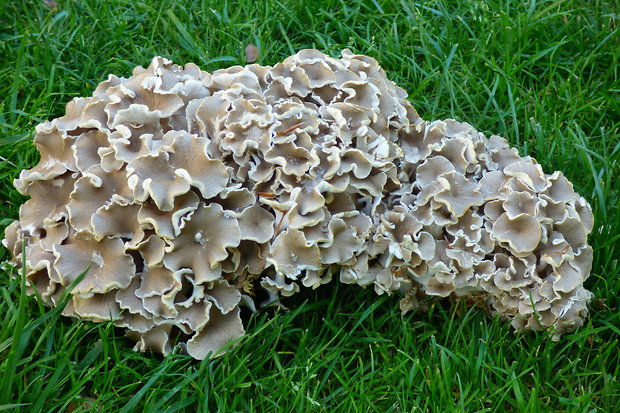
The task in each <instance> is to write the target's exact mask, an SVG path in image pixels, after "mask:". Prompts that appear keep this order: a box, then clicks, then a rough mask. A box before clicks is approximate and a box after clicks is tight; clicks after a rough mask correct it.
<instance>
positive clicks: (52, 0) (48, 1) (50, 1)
mask: <svg viewBox="0 0 620 413" xmlns="http://www.w3.org/2000/svg"><path fill="white" fill-rule="evenodd" d="M43 4H45V5H46V6H47V7H49V8H50V9H52V10H54V11H58V3H56V0H43Z"/></svg>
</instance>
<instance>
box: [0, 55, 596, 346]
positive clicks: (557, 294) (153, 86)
mask: <svg viewBox="0 0 620 413" xmlns="http://www.w3.org/2000/svg"><path fill="white" fill-rule="evenodd" d="M406 96H407V94H406V93H405V91H404V90H402V89H401V88H399V87H398V86H396V85H395V84H394V83H393V82H391V81H390V80H388V79H387V77H386V74H385V72H384V71H383V70H382V69H381V68H380V67H379V65H378V64H377V62H376V61H375V60H374V59H372V58H369V57H366V56H361V55H355V54H352V53H351V52H350V51H348V50H345V51H343V53H342V58H341V59H336V58H331V57H329V56H326V55H324V54H323V53H321V52H319V51H316V50H303V51H301V52H299V53H298V54H296V55H294V56H291V57H289V58H287V59H285V60H284V61H283V62H282V63H278V64H276V65H275V66H273V67H264V66H259V65H255V64H252V65H248V66H245V67H240V66H234V67H230V68H227V69H222V70H217V71H215V72H213V73H206V72H203V71H201V70H200V69H199V68H198V67H196V66H195V65H193V64H188V65H186V66H185V67H181V66H177V65H175V64H173V63H172V62H170V61H169V60H166V59H163V58H160V57H157V58H155V59H154V60H153V61H152V63H151V65H150V66H149V67H148V68H146V69H145V68H142V67H137V68H136V69H134V71H133V76H131V77H129V78H119V77H116V76H114V75H110V76H109V78H108V80H107V81H105V82H103V83H101V84H100V85H99V86H98V87H97V89H96V90H95V92H94V94H93V96H92V97H89V98H78V99H74V100H73V101H72V102H70V103H69V104H68V105H67V113H66V115H65V116H63V117H61V118H58V119H54V120H52V121H49V122H45V123H43V124H41V125H39V126H38V127H37V134H36V137H35V139H34V144H35V145H36V147H37V148H38V150H39V152H40V153H41V160H40V162H39V163H38V164H37V165H36V166H34V167H33V168H32V169H30V170H25V171H22V173H21V174H20V176H19V178H18V179H17V180H16V181H15V186H16V188H17V189H18V191H19V192H20V193H22V194H24V195H27V196H30V200H29V201H27V202H26V203H25V204H24V205H22V207H21V209H20V218H19V220H18V221H15V222H14V223H12V224H11V225H9V226H8V227H7V228H6V230H5V239H4V241H3V244H4V246H5V247H7V248H8V249H9V251H10V252H11V254H12V256H13V258H12V263H13V264H14V265H15V266H17V267H20V266H21V265H22V257H21V254H22V243H25V247H26V248H25V254H26V257H25V258H26V259H25V260H24V261H23V262H25V263H26V267H27V268H25V269H23V270H25V271H24V272H25V274H26V277H27V285H28V291H29V292H30V293H33V292H35V291H36V292H38V294H39V295H40V296H41V297H42V299H43V300H44V302H45V303H46V304H49V305H56V304H57V303H58V298H59V297H60V295H61V294H62V293H63V291H65V290H66V289H67V287H68V286H69V284H71V282H72V281H74V280H76V278H77V277H78V275H80V274H81V273H83V272H84V271H85V270H87V269H88V272H87V273H86V275H85V276H84V278H83V279H82V280H81V282H79V283H78V284H77V286H76V287H75V288H74V289H73V290H72V291H71V292H70V295H71V301H70V303H69V305H68V306H67V307H66V308H65V314H67V315H71V316H74V317H82V318H86V319H90V320H93V321H104V320H112V321H113V322H114V323H115V324H116V325H117V326H119V327H123V328H126V329H127V330H128V335H129V336H130V337H133V338H134V339H135V340H136V342H137V344H136V347H135V348H136V349H137V350H149V349H150V350H155V351H158V352H163V353H164V354H166V353H167V352H169V351H170V350H171V349H172V348H173V347H174V346H175V345H179V346H180V347H181V348H182V349H183V350H185V351H187V352H188V353H189V354H190V355H191V356H193V357H195V358H204V357H206V356H207V355H208V354H209V353H210V352H214V353H218V352H220V349H221V348H222V346H224V345H226V344H227V343H228V342H230V341H231V340H234V339H237V338H239V337H240V336H242V335H243V333H244V329H243V324H242V322H241V318H240V306H245V307H249V308H250V309H252V310H254V309H255V308H256V307H257V306H258V305H261V304H264V303H265V302H269V301H273V300H277V299H278V298H279V297H281V296H290V295H293V294H295V293H296V292H298V291H300V289H301V288H302V287H310V288H316V287H318V286H320V285H322V284H325V283H327V282H329V281H330V280H331V279H332V276H335V278H338V279H339V280H340V281H341V282H343V283H345V284H358V285H360V286H362V287H366V286H373V288H374V289H375V291H376V292H377V293H378V294H383V293H391V292H393V291H396V290H399V291H400V292H402V293H403V294H404V298H403V299H402V300H401V309H402V310H403V311H408V310H411V309H412V308H415V306H416V303H417V298H418V294H419V292H426V294H428V295H434V296H448V295H450V294H455V295H457V296H460V295H468V294H476V295H483V296H485V297H486V298H487V302H488V303H489V304H490V307H491V308H492V309H493V310H494V311H495V312H496V313H498V314H500V315H501V316H503V317H506V318H508V319H510V320H511V322H512V324H513V325H514V327H515V328H517V329H519V330H523V329H525V330H535V329H540V328H552V329H553V331H554V334H555V336H556V337H559V336H560V335H561V334H563V333H565V332H567V331H570V330H573V329H575V328H577V327H579V326H580V325H582V324H583V322H584V318H585V317H586V315H587V308H586V305H587V303H588V301H589V300H590V299H591V297H592V294H591V293H590V292H588V291H587V290H585V289H584V287H583V282H584V280H585V279H586V278H587V277H588V275H589V272H590V269H591V263H592V250H591V248H590V247H589V246H588V245H587V244H586V237H587V234H588V233H589V232H590V231H591V230H592V226H593V219H592V212H591V210H590V207H589V205H588V203H587V202H586V201H585V200H584V199H583V198H582V197H580V196H579V195H577V194H576V193H575V192H574V191H573V188H572V185H571V183H570V182H569V181H568V180H567V179H566V178H565V177H564V176H563V175H562V174H561V173H560V172H555V173H553V174H552V175H548V174H545V173H544V172H543V170H542V168H541V167H540V165H539V164H537V163H536V161H535V160H534V159H532V158H530V157H520V156H519V155H518V153H517V151H516V150H515V149H513V148H510V147H509V146H508V143H507V142H506V141H505V140H504V139H502V138H500V137H497V136H491V137H490V138H487V137H485V136H484V135H483V134H482V133H480V132H478V131H476V130H475V129H474V128H473V127H471V126H470V125H469V124H467V123H460V122H457V121H454V120H445V121H433V122H429V121H425V120H423V119H421V118H420V117H419V116H418V114H417V112H416V111H415V109H414V108H413V107H412V106H411V104H410V103H409V102H408V101H407V100H406V99H405V98H406Z"/></svg>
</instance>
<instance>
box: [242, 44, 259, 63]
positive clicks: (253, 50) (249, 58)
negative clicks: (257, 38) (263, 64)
mask: <svg viewBox="0 0 620 413" xmlns="http://www.w3.org/2000/svg"><path fill="white" fill-rule="evenodd" d="M256 60H258V47H256V46H254V45H253V44H249V45H247V47H246V48H245V61H246V62H248V63H254V62H256Z"/></svg>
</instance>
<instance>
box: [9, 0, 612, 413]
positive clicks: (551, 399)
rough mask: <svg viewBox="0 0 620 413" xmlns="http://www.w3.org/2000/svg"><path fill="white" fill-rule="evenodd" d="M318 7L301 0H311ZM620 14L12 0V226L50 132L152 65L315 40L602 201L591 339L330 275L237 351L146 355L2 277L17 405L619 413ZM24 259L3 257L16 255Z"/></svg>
mask: <svg viewBox="0 0 620 413" xmlns="http://www.w3.org/2000/svg"><path fill="white" fill-rule="evenodd" d="M304 3H305V4H306V5H304ZM618 10H620V4H619V2H618V1H613V0H611V1H594V0H593V1H589V2H583V1H571V0H566V1H562V0H559V1H553V2H547V1H536V0H528V1H518V2H517V1H507V2H499V1H494V0H491V1H445V0H435V1H424V2H422V1H420V2H416V4H414V2H413V1H406V0H403V1H401V2H398V1H388V0H364V1H344V0H342V1H337V0H326V1H312V2H310V1H308V2H302V1H286V0H280V1H275V0H267V1H256V0H241V1H239V2H232V1H230V2H216V1H213V2H209V1H206V0H203V1H189V0H187V1H171V0H163V1H162V0H144V1H129V0H106V1H104V0H101V1H91V0H88V1H74V0H64V1H61V0H58V2H57V4H56V2H55V1H53V0H47V1H34V0H32V1H16V2H8V1H5V2H2V5H0V140H1V141H0V156H1V158H0V199H1V200H2V202H1V203H0V231H1V230H2V228H4V227H5V226H6V225H8V224H9V222H10V221H11V220H12V219H15V218H16V217H17V213H18V207H19V205H20V204H21V203H22V202H23V201H24V198H23V197H21V196H20V195H19V194H18V193H17V192H16V191H15V190H14V189H13V187H12V185H11V182H12V179H13V178H15V177H16V176H17V174H18V172H19V170H21V169H22V168H28V167H31V166H32V165H34V164H35V162H36V159H37V155H36V151H35V150H33V147H32V144H31V138H32V131H33V129H34V126H35V125H36V124H37V123H39V122H41V121H43V120H46V119H52V118H55V117H58V116H60V115H62V114H63V112H64V103H66V102H67V101H69V100H70V99H71V98H72V97H75V96H88V95H90V94H91V93H92V91H93V89H94V87H95V85H96V84H97V83H98V82H100V81H102V80H104V79H105V77H106V76H107V74H108V73H111V72H112V73H115V74H117V75H122V76H129V75H130V72H131V68H132V67H134V66H136V65H146V64H148V63H149V61H150V60H151V58H152V57H153V56H154V55H163V56H167V57H169V58H172V59H173V60H175V62H177V63H185V62H189V61H192V62H195V63H197V64H198V65H199V66H201V67H202V68H203V69H205V70H209V71H210V70H214V69H217V68H220V67H225V66H229V65H233V64H242V63H243V61H244V58H245V56H244V49H245V47H246V45H247V44H249V43H252V44H255V45H257V46H258V49H259V52H260V55H259V58H258V63H261V64H273V63H275V62H277V61H280V60H282V59H283V58H284V57H286V56H288V55H290V54H292V53H294V52H296V51H297V50H299V49H303V48H308V47H313V48H318V49H321V50H323V51H324V52H326V53H328V54H331V55H334V56H337V55H339V51H340V50H341V49H342V48H345V47H348V48H351V49H352V50H353V51H355V52H360V53H364V54H368V55H371V56H374V57H375V58H377V59H378V60H379V62H380V63H381V64H382V66H383V67H384V68H385V70H386V71H387V72H388V75H389V76H390V77H391V78H392V79H393V80H394V81H396V82H397V83H398V84H399V85H400V86H402V87H403V88H404V89H406V90H407V91H409V92H410V99H411V101H412V102H413V104H414V106H415V107H416V108H418V111H419V112H420V114H421V115H422V116H423V117H424V118H426V119H437V118H446V117H454V118H457V119H459V120H464V121H468V122H470V123H471V124H472V125H474V126H475V127H476V128H478V129H480V130H483V131H485V132H492V133H497V134H500V135H502V136H505V137H506V138H508V139H509V140H510V142H511V144H513V145H515V146H516V147H518V148H519V150H520V151H521V153H522V154H529V155H532V156H534V157H535V158H537V159H538V161H539V162H540V163H541V164H542V165H543V167H544V169H545V170H546V171H547V172H550V171H553V170H557V169H559V170H562V171H564V173H565V174H566V175H567V176H568V178H569V179H571V180H572V181H573V182H574V183H575V187H576V189H577V190H578V191H579V192H580V193H581V194H583V195H584V196H585V197H586V198H587V199H588V200H589V201H590V202H591V204H592V207H593V209H594V214H595V217H596V224H595V232H594V233H593V234H592V235H591V237H590V242H591V244H592V245H593V247H594V254H595V262H594V268H593V271H592V276H591V278H590V279H588V280H587V282H586V285H587V287H588V288H589V289H590V290H592V291H593V292H594V294H595V295H596V300H595V302H593V305H592V309H591V317H590V319H589V320H588V322H587V324H586V325H585V326H584V328H582V329H580V330H579V331H577V332H576V333H574V334H571V335H568V336H565V337H564V338H563V339H562V340H561V341H560V342H558V343H555V342H552V341H551V340H550V338H549V336H548V335H547V334H546V333H539V334H527V335H515V334H514V333H513V331H512V330H511V328H510V327H509V325H507V323H505V322H502V321H499V320H494V319H493V318H491V317H488V316H487V315H485V314H483V313H482V312H480V311H477V310H468V309H467V308H466V307H465V304H464V303H456V302H432V303H430V308H429V311H428V312H427V313H420V312H419V313H417V314H409V315H407V316H401V315H400V313H399V311H397V307H398V299H397V298H396V297H380V298H377V297H376V296H375V295H374V292H372V291H364V290H361V289H356V288H346V287H345V286H337V285H335V284H334V283H332V284H330V285H328V286H325V287H323V288H321V289H319V290H318V291H316V292H313V293H307V294H305V295H300V296H298V297H297V298H298V299H299V300H303V301H304V302H305V303H304V304H302V305H300V306H297V307H293V309H292V311H290V312H277V311H264V312H262V313H259V314H258V315H257V316H255V317H254V318H252V319H251V321H250V324H249V327H248V334H247V336H246V337H245V338H244V339H243V340H242V341H241V342H240V343H239V346H238V347H237V348H235V349H234V350H233V351H230V352H229V353H228V354H226V355H225V356H223V357H221V358H219V359H217V360H212V361H203V362H196V361H194V360H191V359H189V358H188V357H187V356H182V355H173V356H171V357H168V358H166V359H162V358H161V357H158V356H156V355H152V354H138V353H134V352H132V351H131V350H130V347H131V344H130V343H129V341H127V340H126V339H124V338H123V337H121V333H120V332H119V330H115V328H114V327H112V326H111V325H106V324H99V325H95V324H92V323H88V322H74V321H73V320H69V319H64V318H63V317H60V316H59V312H58V310H50V309H48V308H43V307H41V306H40V305H39V304H38V303H37V302H36V300H34V299H33V298H31V297H26V296H25V295H24V294H23V290H22V289H21V288H20V283H19V282H18V281H12V280H11V275H12V274H13V273H12V272H10V271H3V272H1V273H0V326H1V328H0V374H1V375H2V380H1V381H0V410H7V409H8V410H11V409H15V410H16V411H63V412H64V411H87V410H88V411H96V410H91V408H93V407H96V408H98V409H99V411H102V412H110V411H122V412H136V411H170V412H172V411H192V412H193V411H207V410H209V411H218V410H219V411H223V412H232V411H243V412H246V411H261V412H262V411H285V412H291V411H326V412H332V411H346V412H357V411H363V412H365V411H377V412H391V411H437V412H445V411H500V412H501V411H515V412H524V411H531V412H539V411H558V410H559V411H569V412H586V411H588V412H589V411H614V408H618V406H620V386H619V382H618V381H619V380H620V378H619V373H620V356H619V345H618V340H619V338H620V329H619V327H620V314H619V310H618V308H619V298H618V297H619V296H620V281H619V279H618V272H619V267H620V266H619V263H618V254H620V251H619V249H620V242H619V240H620V235H619V234H620V215H619V214H618V190H619V188H620V187H619V186H618V182H617V179H618V176H620V137H619V128H620V117H619V107H620V103H619V99H618V92H619V91H620V83H619V80H618V75H619V74H618V64H617V62H618V61H619V59H620V42H619V37H620V36H619V33H618V24H619V22H618V15H617V14H614V13H617V12H618ZM6 258H7V252H6V251H5V250H2V251H1V252H0V260H4V259H6ZM616 411H617V410H616Z"/></svg>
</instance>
